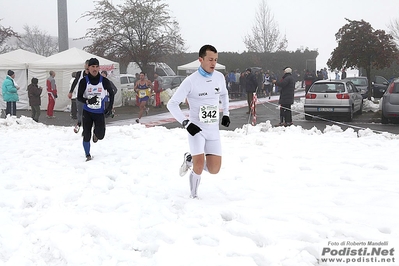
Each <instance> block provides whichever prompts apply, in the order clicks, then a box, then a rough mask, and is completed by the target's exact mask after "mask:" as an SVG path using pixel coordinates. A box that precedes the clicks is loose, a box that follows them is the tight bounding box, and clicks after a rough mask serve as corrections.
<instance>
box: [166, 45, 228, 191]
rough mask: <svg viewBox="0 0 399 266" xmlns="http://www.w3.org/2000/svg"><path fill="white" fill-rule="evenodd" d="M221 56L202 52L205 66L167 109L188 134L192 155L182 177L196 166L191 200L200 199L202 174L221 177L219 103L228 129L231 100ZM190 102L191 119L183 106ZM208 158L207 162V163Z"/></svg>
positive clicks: (187, 156) (184, 84)
mask: <svg viewBox="0 0 399 266" xmlns="http://www.w3.org/2000/svg"><path fill="white" fill-rule="evenodd" d="M217 59H218V54H217V51H216V49H215V47H213V46H211V45H204V46H203V47H202V48H201V49H200V51H199V61H200V63H201V66H200V67H199V68H198V70H197V71H196V72H194V73H193V74H191V75H190V76H188V77H187V78H186V79H184V81H183V82H182V84H181V85H180V87H179V88H178V89H177V91H176V92H175V93H174V94H173V96H172V98H171V99H170V100H169V102H168V105H167V108H168V109H169V111H170V113H171V114H172V115H173V116H174V118H175V119H176V120H177V121H178V122H179V123H181V124H182V125H183V127H185V128H186V129H187V131H188V133H189V134H188V142H189V146H190V152H191V154H189V153H186V154H185V156H184V162H183V165H182V167H181V170H180V175H184V174H185V173H186V172H187V171H188V168H190V167H191V166H193V169H192V171H191V174H190V190H191V197H192V198H196V197H197V189H198V186H199V183H200V180H201V174H202V171H203V170H205V171H208V172H209V173H211V174H217V173H218V172H219V170H220V167H221V163H222V149H221V143H220V134H219V101H220V102H221V103H222V106H221V107H222V110H223V118H222V122H221V123H222V125H223V126H226V127H228V126H229V124H230V118H229V96H228V91H227V88H226V81H225V78H224V75H223V74H222V73H220V72H218V71H215V66H216V62H217ZM186 99H187V101H188V104H189V106H190V113H189V117H188V118H187V117H186V116H185V115H184V114H183V112H182V110H181V109H180V103H182V102H184V101H185V100H186ZM205 157H206V159H205Z"/></svg>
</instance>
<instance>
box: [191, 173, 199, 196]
mask: <svg viewBox="0 0 399 266" xmlns="http://www.w3.org/2000/svg"><path fill="white" fill-rule="evenodd" d="M200 182H201V176H200V175H197V174H196V173H194V171H191V173H190V191H191V197H192V198H196V197H197V191H198V187H199V184H200Z"/></svg>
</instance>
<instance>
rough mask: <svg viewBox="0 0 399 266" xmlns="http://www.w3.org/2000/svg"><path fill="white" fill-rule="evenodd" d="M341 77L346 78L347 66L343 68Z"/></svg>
mask: <svg viewBox="0 0 399 266" xmlns="http://www.w3.org/2000/svg"><path fill="white" fill-rule="evenodd" d="M341 79H346V68H345V67H344V68H343V69H342V73H341Z"/></svg>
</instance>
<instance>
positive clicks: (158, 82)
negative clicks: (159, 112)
mask: <svg viewBox="0 0 399 266" xmlns="http://www.w3.org/2000/svg"><path fill="white" fill-rule="evenodd" d="M154 92H155V108H161V107H162V105H161V92H162V78H161V77H160V76H158V74H157V73H154Z"/></svg>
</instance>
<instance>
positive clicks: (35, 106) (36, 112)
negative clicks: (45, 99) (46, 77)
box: [28, 78, 43, 122]
mask: <svg viewBox="0 0 399 266" xmlns="http://www.w3.org/2000/svg"><path fill="white" fill-rule="evenodd" d="M38 83H39V80H38V79H37V78H32V80H31V84H29V86H28V98H29V105H30V107H31V109H32V116H31V117H32V119H33V120H34V121H36V122H39V116H40V105H41V104H42V102H41V99H40V95H41V94H42V91H43V88H42V87H39V86H38Z"/></svg>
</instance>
